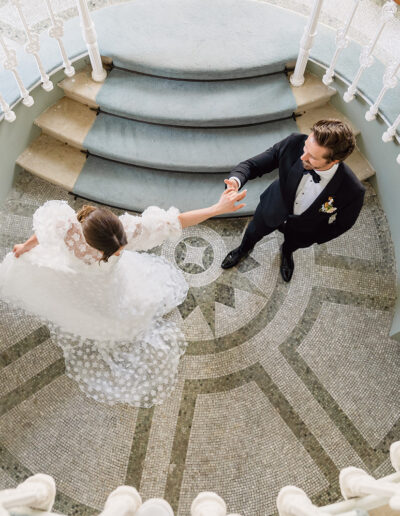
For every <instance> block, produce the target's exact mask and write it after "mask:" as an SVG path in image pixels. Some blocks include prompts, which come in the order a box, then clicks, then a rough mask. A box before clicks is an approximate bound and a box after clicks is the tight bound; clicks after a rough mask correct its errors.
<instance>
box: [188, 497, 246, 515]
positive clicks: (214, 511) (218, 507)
mask: <svg viewBox="0 0 400 516" xmlns="http://www.w3.org/2000/svg"><path fill="white" fill-rule="evenodd" d="M226 513H227V509H226V503H225V502H224V500H223V499H222V498H221V497H220V496H218V495H217V494H216V493H212V492H210V491H203V492H202V493H200V494H199V495H198V496H197V497H196V498H195V499H194V500H193V502H192V505H191V507H190V514H191V516H227V514H226ZM229 516H240V515H239V514H229Z"/></svg>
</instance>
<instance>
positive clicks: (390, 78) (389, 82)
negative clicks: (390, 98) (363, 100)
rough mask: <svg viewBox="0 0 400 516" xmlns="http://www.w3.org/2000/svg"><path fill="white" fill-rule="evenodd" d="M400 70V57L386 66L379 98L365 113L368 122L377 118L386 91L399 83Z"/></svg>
mask: <svg viewBox="0 0 400 516" xmlns="http://www.w3.org/2000/svg"><path fill="white" fill-rule="evenodd" d="M399 70H400V59H399V60H398V61H397V62H395V61H393V62H392V63H390V65H389V66H388V67H387V68H386V71H385V74H384V76H383V87H382V89H381V91H380V93H379V95H378V98H377V99H376V101H375V103H374V104H373V105H372V106H371V107H370V108H369V110H368V111H367V112H366V113H365V119H366V120H368V122H371V120H375V118H376V115H377V113H378V109H379V105H380V103H381V102H382V99H383V97H384V96H385V94H386V92H387V91H388V90H390V89H391V88H394V87H395V86H396V85H397V82H398V80H397V76H396V75H397V72H398V71H399Z"/></svg>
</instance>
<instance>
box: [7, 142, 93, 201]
mask: <svg viewBox="0 0 400 516" xmlns="http://www.w3.org/2000/svg"><path fill="white" fill-rule="evenodd" d="M85 162H86V155H85V153H83V152H81V151H79V150H78V149H76V148H75V147H71V146H70V145H67V144H65V143H63V142H60V140H56V139H55V138H52V137H51V136H49V135H47V134H41V135H40V136H39V137H38V138H36V139H35V140H33V142H32V143H31V144H30V145H29V147H27V148H26V149H25V150H24V151H23V153H22V154H20V156H19V157H18V159H17V165H19V166H20V167H22V168H24V169H25V170H27V171H28V172H31V173H32V174H34V175H35V176H38V177H40V178H42V179H45V180H46V181H49V182H50V183H53V184H55V185H58V186H62V187H63V188H65V189H66V190H68V191H71V190H72V189H73V188H74V185H75V183H76V181H77V179H78V177H79V174H80V173H81V171H82V169H83V167H84V165H85Z"/></svg>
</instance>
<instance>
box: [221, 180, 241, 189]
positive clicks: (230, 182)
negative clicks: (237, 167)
mask: <svg viewBox="0 0 400 516" xmlns="http://www.w3.org/2000/svg"><path fill="white" fill-rule="evenodd" d="M224 183H225V184H226V188H228V189H229V188H231V189H232V190H235V191H236V192H237V191H239V183H238V182H237V181H236V180H235V179H232V178H230V179H224Z"/></svg>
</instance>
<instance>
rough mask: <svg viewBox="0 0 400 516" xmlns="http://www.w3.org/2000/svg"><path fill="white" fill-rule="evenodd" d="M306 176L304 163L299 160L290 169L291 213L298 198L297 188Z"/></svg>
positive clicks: (288, 192)
mask: <svg viewBox="0 0 400 516" xmlns="http://www.w3.org/2000/svg"><path fill="white" fill-rule="evenodd" d="M303 175H304V167H303V162H302V161H301V159H300V158H299V159H298V160H297V161H295V162H294V163H293V165H292V167H291V169H290V172H289V174H288V180H287V199H288V208H289V213H293V206H294V199H295V197H296V192H297V188H298V186H299V183H300V181H301V179H302V177H303Z"/></svg>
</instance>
